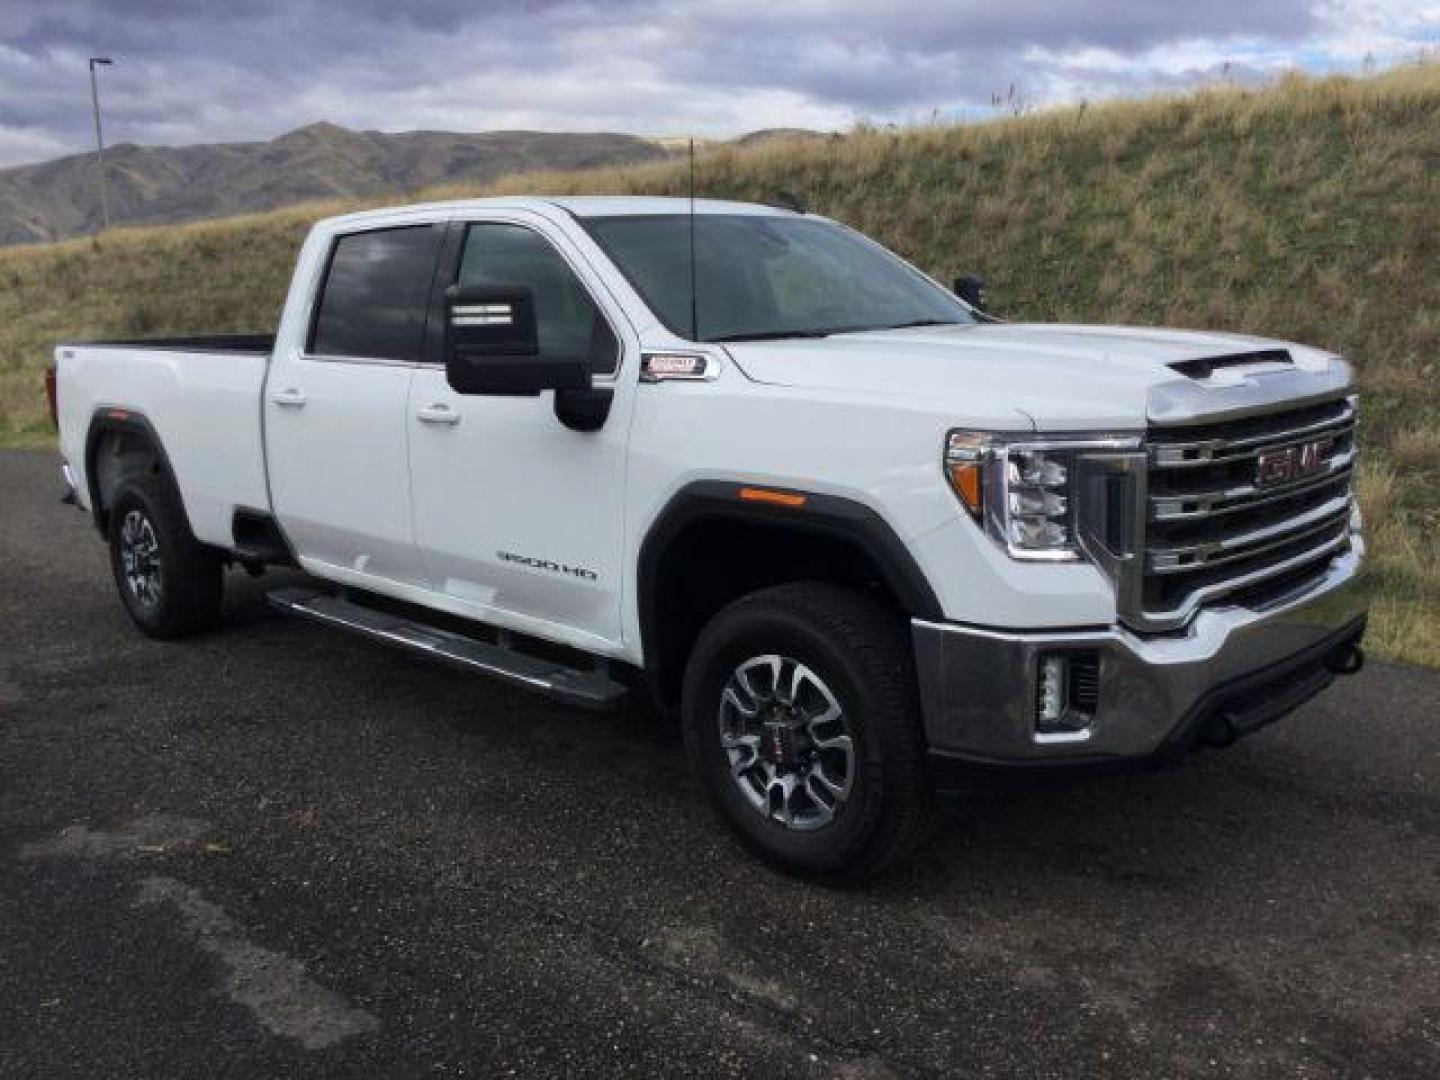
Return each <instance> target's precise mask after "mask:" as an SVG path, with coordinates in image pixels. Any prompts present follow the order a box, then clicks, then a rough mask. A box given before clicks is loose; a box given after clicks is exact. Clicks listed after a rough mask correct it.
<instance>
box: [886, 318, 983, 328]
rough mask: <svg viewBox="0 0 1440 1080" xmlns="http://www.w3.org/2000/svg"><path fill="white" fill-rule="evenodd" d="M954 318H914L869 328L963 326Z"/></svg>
mask: <svg viewBox="0 0 1440 1080" xmlns="http://www.w3.org/2000/svg"><path fill="white" fill-rule="evenodd" d="M965 325H966V324H965V323H962V322H956V321H955V320H954V319H915V320H914V321H913V322H902V323H896V324H895V325H894V326H872V327H870V329H871V330H910V329H912V328H913V327H916V326H965Z"/></svg>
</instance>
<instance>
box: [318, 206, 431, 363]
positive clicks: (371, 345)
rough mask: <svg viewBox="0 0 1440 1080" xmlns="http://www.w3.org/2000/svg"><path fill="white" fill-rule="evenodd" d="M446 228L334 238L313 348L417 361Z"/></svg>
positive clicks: (322, 353) (332, 353) (338, 353)
mask: <svg viewBox="0 0 1440 1080" xmlns="http://www.w3.org/2000/svg"><path fill="white" fill-rule="evenodd" d="M443 234H444V233H443V229H442V228H441V227H440V226H438V225H418V226H407V227H405V228H401V229H377V230H375V231H373V232H363V233H351V234H350V235H349V236H342V237H340V238H339V239H338V240H336V241H335V248H334V250H333V251H332V253H331V255H330V266H329V269H328V270H327V271H326V273H325V283H324V286H323V291H322V292H321V294H320V306H319V309H318V311H317V312H316V315H315V326H314V330H313V331H312V333H311V335H310V352H311V353H313V354H314V355H316V356H358V357H366V358H377V359H382V360H404V361H418V360H419V359H420V356H421V348H422V344H423V342H424V338H425V312H426V308H427V306H428V303H429V298H430V282H431V279H432V278H433V276H434V273H435V259H436V257H437V255H438V254H439V251H440V240H441V237H442V236H443Z"/></svg>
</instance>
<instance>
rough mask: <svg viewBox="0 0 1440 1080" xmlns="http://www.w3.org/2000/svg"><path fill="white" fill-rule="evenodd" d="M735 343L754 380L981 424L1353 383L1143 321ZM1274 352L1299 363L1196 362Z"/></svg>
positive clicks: (1080, 422) (1108, 423)
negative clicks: (887, 400)
mask: <svg viewBox="0 0 1440 1080" xmlns="http://www.w3.org/2000/svg"><path fill="white" fill-rule="evenodd" d="M726 349H727V350H728V351H729V352H730V355H731V356H732V358H733V359H734V361H735V363H736V364H737V365H738V366H739V368H740V370H741V371H743V372H744V373H745V375H746V376H748V377H749V378H750V379H752V380H754V381H755V382H759V383H768V384H772V385H778V386H791V387H800V388H807V389H814V390H829V391H838V392H853V393H856V394H861V395H866V396H869V395H883V396H887V397H901V398H908V399H914V400H918V401H926V402H937V403H943V404H944V405H945V406H946V407H947V409H949V410H951V411H952V412H954V414H955V415H956V416H957V418H968V419H970V420H973V421H974V422H976V424H977V426H983V425H984V424H986V423H991V424H997V425H998V426H1000V427H1006V426H1008V427H1015V426H1016V421H1017V415H1016V414H1017V413H1019V414H1021V416H1022V417H1024V418H1028V419H1029V420H1031V421H1032V422H1033V423H1034V424H1035V425H1036V426H1038V427H1041V428H1047V429H1050V430H1067V429H1068V430H1075V429H1081V428H1091V429H1095V428H1105V427H1113V428H1126V427H1130V428H1133V427H1139V426H1143V425H1144V424H1145V422H1146V421H1147V419H1150V418H1155V417H1156V416H1157V415H1163V414H1164V413H1165V412H1166V410H1167V408H1170V407H1171V406H1169V405H1167V401H1170V400H1171V399H1173V398H1175V397H1176V396H1177V395H1178V397H1179V398H1180V399H1182V400H1183V401H1184V402H1185V407H1186V409H1187V410H1189V411H1194V410H1195V407H1196V404H1197V402H1198V401H1203V399H1204V398H1205V397H1206V396H1207V395H1209V396H1213V398H1214V404H1215V411H1219V410H1221V409H1224V408H1227V407H1229V406H1228V405H1227V404H1226V403H1227V402H1232V401H1234V400H1236V399H1237V395H1243V391H1244V390H1245V388H1246V387H1247V386H1249V387H1253V386H1254V385H1255V384H1256V383H1257V381H1259V382H1263V381H1264V380H1266V379H1267V378H1268V377H1270V376H1273V375H1283V376H1284V377H1285V382H1286V387H1287V389H1286V396H1294V392H1295V386H1296V378H1297V377H1300V378H1302V379H1303V376H1304V375H1306V374H1309V375H1313V376H1314V378H1315V381H1316V385H1315V392H1317V393H1318V392H1321V390H1323V389H1326V388H1330V387H1332V386H1333V385H1335V384H1336V381H1337V371H1338V372H1339V376H1338V377H1339V378H1340V380H1341V382H1342V383H1343V382H1344V381H1348V372H1347V371H1345V369H1344V365H1343V363H1342V362H1340V361H1338V360H1336V358H1335V357H1333V356H1332V355H1331V354H1329V353H1326V352H1323V351H1321V350H1318V349H1312V348H1308V347H1306V346H1303V345H1294V344H1290V343H1287V342H1282V341H1274V340H1271V339H1267V338H1259V337H1250V336H1247V335H1242V334H1224V333H1217V332H1210V331H1189V330H1153V329H1146V328H1141V327H1113V326H1070V325H1062V324H1051V323H977V324H973V325H957V326H937V327H917V328H913V329H907V330H872V331H864V332H861V333H852V334H835V335H832V336H831V337H827V338H800V339H793V340H790V339H783V340H778V341H752V342H736V343H732V344H729V345H727V346H726ZM1271 350H1284V352H1285V353H1286V354H1287V355H1288V359H1286V358H1283V357H1276V358H1275V359H1274V360H1268V361H1267V360H1265V359H1263V358H1254V357H1247V359H1246V360H1245V361H1244V362H1242V363H1236V364H1234V365H1233V366H1225V365H1223V364H1222V365H1218V366H1215V367H1214V368H1213V370H1211V369H1210V368H1209V367H1208V366H1205V365H1193V364H1187V363H1186V362H1187V361H1201V360H1212V359H1216V358H1221V357H1246V355H1247V354H1253V353H1256V352H1262V351H1271ZM1276 360H1278V361H1279V362H1276ZM1176 365H1179V366H1178V367H1177V366H1176ZM997 403H1003V406H1002V407H997ZM1007 419H1008V422H1005V421H1007Z"/></svg>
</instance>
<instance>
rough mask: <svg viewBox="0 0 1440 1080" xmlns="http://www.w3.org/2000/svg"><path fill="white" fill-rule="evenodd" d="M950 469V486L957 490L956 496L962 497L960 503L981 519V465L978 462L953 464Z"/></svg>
mask: <svg viewBox="0 0 1440 1080" xmlns="http://www.w3.org/2000/svg"><path fill="white" fill-rule="evenodd" d="M948 468H949V470H950V486H951V487H953V488H954V489H955V494H957V495H959V496H960V501H961V502H963V503H964V504H965V509H967V510H969V511H970V512H971V513H972V514H974V515H975V516H976V517H979V516H980V463H979V462H977V461H961V462H952V463H951V464H950V465H949V466H948Z"/></svg>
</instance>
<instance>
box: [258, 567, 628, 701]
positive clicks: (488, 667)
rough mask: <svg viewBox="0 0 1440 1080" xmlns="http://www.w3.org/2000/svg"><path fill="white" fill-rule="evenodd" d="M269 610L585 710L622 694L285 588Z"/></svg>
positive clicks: (603, 678) (528, 659)
mask: <svg viewBox="0 0 1440 1080" xmlns="http://www.w3.org/2000/svg"><path fill="white" fill-rule="evenodd" d="M266 599H267V600H268V601H269V602H270V604H271V606H272V607H274V608H277V609H278V610H280V611H283V612H285V613H287V614H289V615H299V616H300V617H301V618H305V619H313V620H314V621H315V622H320V623H326V624H328V625H330V626H338V627H340V628H341V629H342V630H350V631H353V632H354V633H357V634H363V635H364V636H366V637H368V638H374V639H375V640H378V641H385V642H388V643H390V644H391V645H399V646H400V647H401V648H405V649H410V650H411V651H413V652H417V653H421V654H423V655H425V656H429V657H432V658H434V659H436V660H444V661H446V662H447V663H450V664H454V665H455V666H457V667H461V668H464V669H465V670H467V671H478V672H481V673H483V674H486V675H493V676H494V677H495V678H497V679H500V680H501V681H503V682H507V683H510V684H512V685H515V686H521V687H524V688H525V689H528V690H538V691H539V692H540V693H542V694H546V695H548V696H549V697H552V698H554V699H555V700H557V701H561V702H564V703H565V704H567V705H578V706H580V707H581V708H586V709H610V708H614V707H615V706H616V705H618V704H619V703H620V699H621V698H623V697H624V696H625V693H626V688H625V686H624V685H623V684H621V683H618V682H616V681H615V680H614V679H612V678H610V677H609V676H608V675H606V674H604V673H603V672H600V671H580V670H577V669H575V668H570V667H566V666H565V665H563V664H559V663H556V662H554V661H552V660H542V659H540V658H539V657H535V656H529V655H526V654H525V653H521V652H516V651H515V650H514V649H511V648H506V647H505V646H503V645H491V644H490V643H488V642H484V641H477V640H475V639H474V638H469V637H465V636H464V635H462V634H454V633H451V632H450V631H448V630H439V629H437V628H435V627H433V626H426V625H424V624H423V623H419V622H416V621H414V620H413V619H406V618H401V617H399V616H396V615H391V614H389V613H387V612H384V611H377V610H376V609H374V608H368V607H364V606H363V605H360V604H356V603H352V602H351V601H349V600H342V599H341V598H340V597H338V596H331V595H330V594H329V593H325V592H320V591H319V590H316V589H306V588H298V587H292V588H285V589H276V590H274V591H273V592H270V593H268V594H266Z"/></svg>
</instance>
